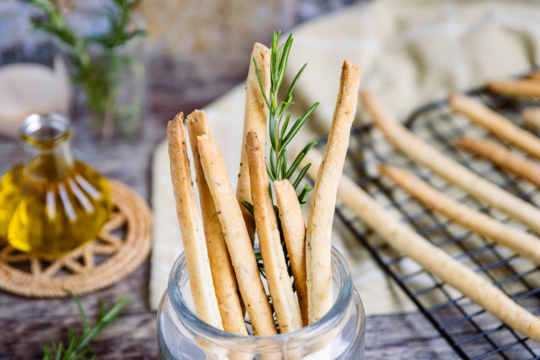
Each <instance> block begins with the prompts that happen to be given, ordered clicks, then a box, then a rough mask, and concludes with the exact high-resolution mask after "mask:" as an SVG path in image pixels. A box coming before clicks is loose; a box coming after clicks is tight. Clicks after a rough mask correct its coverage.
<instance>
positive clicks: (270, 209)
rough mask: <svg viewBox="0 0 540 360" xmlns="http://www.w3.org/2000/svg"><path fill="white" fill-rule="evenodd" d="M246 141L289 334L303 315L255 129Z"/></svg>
mask: <svg viewBox="0 0 540 360" xmlns="http://www.w3.org/2000/svg"><path fill="white" fill-rule="evenodd" d="M246 140H247V141H246V152H247V154H248V161H249V177H250V179H251V199H252V201H253V212H254V215H255V225H256V226H257V234H258V235H259V245H260V247H261V255H262V260H263V264H264V271H265V273H266V281H268V289H269V290H270V296H271V297H272V305H273V306H274V311H275V312H276V317H277V321H278V324H279V330H280V332H281V333H282V334H283V333H288V332H292V331H295V330H299V329H301V328H302V316H301V315H300V309H299V308H298V305H297V304H296V299H295V297H294V292H293V289H292V284H291V279H290V277H289V274H288V272H287V264H286V263H285V255H284V253H283V248H282V247H281V238H280V234H279V229H278V224H277V219H276V214H275V212H274V204H273V203H272V200H271V199H270V193H269V188H268V179H267V177H266V165H265V163H264V149H263V147H262V145H261V142H260V141H259V139H258V138H257V134H256V133H255V132H254V131H250V132H249V133H248V135H247V139H246Z"/></svg>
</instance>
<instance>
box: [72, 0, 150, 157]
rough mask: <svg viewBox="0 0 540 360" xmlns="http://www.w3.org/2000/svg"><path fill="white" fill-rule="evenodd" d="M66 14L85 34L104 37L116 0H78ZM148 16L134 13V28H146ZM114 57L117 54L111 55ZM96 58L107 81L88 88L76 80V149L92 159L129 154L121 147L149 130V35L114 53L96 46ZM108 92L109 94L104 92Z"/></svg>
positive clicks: (98, 74) (92, 53) (93, 49)
mask: <svg viewBox="0 0 540 360" xmlns="http://www.w3.org/2000/svg"><path fill="white" fill-rule="evenodd" d="M73 3H74V4H75V6H74V8H73V9H72V10H70V11H69V12H67V13H66V19H67V22H68V24H69V26H70V27H71V28H72V29H73V30H74V31H75V32H76V33H77V34H79V35H81V36H85V37H89V36H100V35H103V34H105V33H107V32H108V31H109V21H108V15H109V11H110V10H111V5H112V3H113V2H112V1H111V0H97V1H75V2H73ZM145 28H146V22H145V20H144V18H143V17H142V15H140V14H138V13H136V12H132V14H131V18H130V21H129V24H128V30H129V31H133V30H144V29H145ZM111 55H113V56H111ZM90 56H91V62H92V63H93V64H94V65H95V66H94V69H97V71H96V72H95V73H94V74H93V75H94V76H95V77H99V78H102V79H104V81H102V82H98V83H97V84H96V83H94V85H92V86H90V87H88V86H86V87H85V86H82V85H81V84H80V83H79V84H77V83H74V84H73V86H74V94H73V95H74V98H73V101H72V106H71V112H70V116H71V118H72V119H74V126H75V134H74V148H75V149H76V150H78V151H79V152H81V153H82V154H83V156H87V157H90V158H91V157H107V156H108V155H110V152H111V151H114V152H115V156H121V155H122V154H129V152H126V151H116V150H117V149H118V148H119V147H122V146H136V145H137V144H138V143H140V142H141V141H142V140H143V139H144V136H145V134H146V131H144V128H145V118H146V114H147V101H146V100H147V94H146V84H147V78H146V76H147V73H146V59H145V53H144V38H143V37H134V38H133V39H131V40H130V41H128V42H127V43H126V45H124V46H121V47H118V48H115V49H114V50H113V52H112V53H111V52H109V51H104V49H103V48H102V47H101V46H99V45H93V46H92V47H90ZM103 94H107V95H106V96H103Z"/></svg>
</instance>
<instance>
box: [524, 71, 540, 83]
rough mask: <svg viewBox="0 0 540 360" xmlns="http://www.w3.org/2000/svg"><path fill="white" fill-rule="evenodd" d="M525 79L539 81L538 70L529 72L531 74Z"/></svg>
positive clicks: (539, 73) (539, 72) (539, 74)
mask: <svg viewBox="0 0 540 360" xmlns="http://www.w3.org/2000/svg"><path fill="white" fill-rule="evenodd" d="M527 79H531V80H535V81H538V80H540V70H534V71H531V72H530V73H529V74H528V75H527Z"/></svg>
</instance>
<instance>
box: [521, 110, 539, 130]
mask: <svg viewBox="0 0 540 360" xmlns="http://www.w3.org/2000/svg"><path fill="white" fill-rule="evenodd" d="M521 119H523V123H524V124H525V125H528V126H531V127H533V128H534V129H536V130H538V129H540V107H529V108H526V109H524V110H523V112H522V113H521Z"/></svg>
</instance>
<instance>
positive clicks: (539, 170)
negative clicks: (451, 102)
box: [456, 136, 540, 187]
mask: <svg viewBox="0 0 540 360" xmlns="http://www.w3.org/2000/svg"><path fill="white" fill-rule="evenodd" d="M456 146H457V147H458V148H460V149H463V150H467V151H470V152H472V153H475V154H478V155H481V156H483V157H485V158H486V159H488V160H489V161H491V162H492V163H494V164H495V165H497V166H499V167H501V168H503V169H508V170H509V171H511V172H513V173H514V174H516V175H518V176H520V177H522V178H524V179H527V180H529V181H530V182H531V183H533V184H534V185H536V186H537V187H540V167H539V166H538V165H536V164H535V163H533V162H532V161H530V160H527V159H526V158H524V157H523V156H521V155H518V154H516V153H513V152H511V151H509V150H507V149H506V148H504V147H502V146H500V145H497V144H495V143H494V142H493V141H489V140H485V139H480V138H472V137H469V136H464V137H463V138H461V139H460V140H459V141H458V142H457V143H456Z"/></svg>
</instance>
